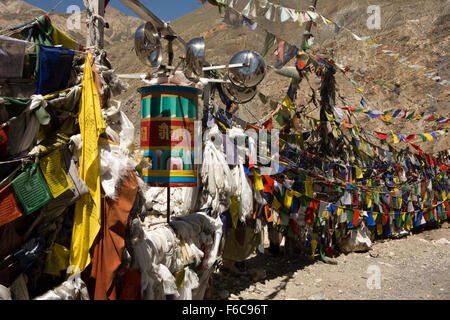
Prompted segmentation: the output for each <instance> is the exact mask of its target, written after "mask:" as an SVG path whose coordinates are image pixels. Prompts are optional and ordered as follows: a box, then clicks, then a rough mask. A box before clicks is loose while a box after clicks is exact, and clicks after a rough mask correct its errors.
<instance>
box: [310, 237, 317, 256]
mask: <svg viewBox="0 0 450 320" xmlns="http://www.w3.org/2000/svg"><path fill="white" fill-rule="evenodd" d="M316 248H317V240H311V256H312V257H313V258H314V254H315V253H316Z"/></svg>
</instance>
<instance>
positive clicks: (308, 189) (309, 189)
mask: <svg viewBox="0 0 450 320" xmlns="http://www.w3.org/2000/svg"><path fill="white" fill-rule="evenodd" d="M305 195H306V196H307V197H308V198H314V193H313V183H312V180H311V177H306V180H305Z"/></svg>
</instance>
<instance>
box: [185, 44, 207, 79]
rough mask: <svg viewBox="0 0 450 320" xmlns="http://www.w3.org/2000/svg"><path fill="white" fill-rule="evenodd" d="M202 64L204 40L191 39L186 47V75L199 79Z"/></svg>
mask: <svg viewBox="0 0 450 320" xmlns="http://www.w3.org/2000/svg"><path fill="white" fill-rule="evenodd" d="M204 64H205V39H204V38H203V37H202V38H194V39H191V40H190V41H189V42H188V43H187V45H186V71H187V72H186V73H193V74H194V75H195V76H196V77H201V76H202V75H203V66H204Z"/></svg>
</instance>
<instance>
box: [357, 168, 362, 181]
mask: <svg viewBox="0 0 450 320" xmlns="http://www.w3.org/2000/svg"><path fill="white" fill-rule="evenodd" d="M355 169H356V170H355V171H356V179H362V178H363V171H362V169H361V168H359V167H355Z"/></svg>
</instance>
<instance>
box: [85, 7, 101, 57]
mask: <svg viewBox="0 0 450 320" xmlns="http://www.w3.org/2000/svg"><path fill="white" fill-rule="evenodd" d="M85 3H86V2H85ZM87 3H88V4H89V8H87V9H88V13H90V17H89V16H88V17H89V18H90V21H91V23H90V24H89V26H88V27H89V32H88V39H87V47H97V48H99V49H103V47H104V30H105V24H104V21H103V19H104V17H105V0H89V1H87ZM96 17H100V18H96Z"/></svg>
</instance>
